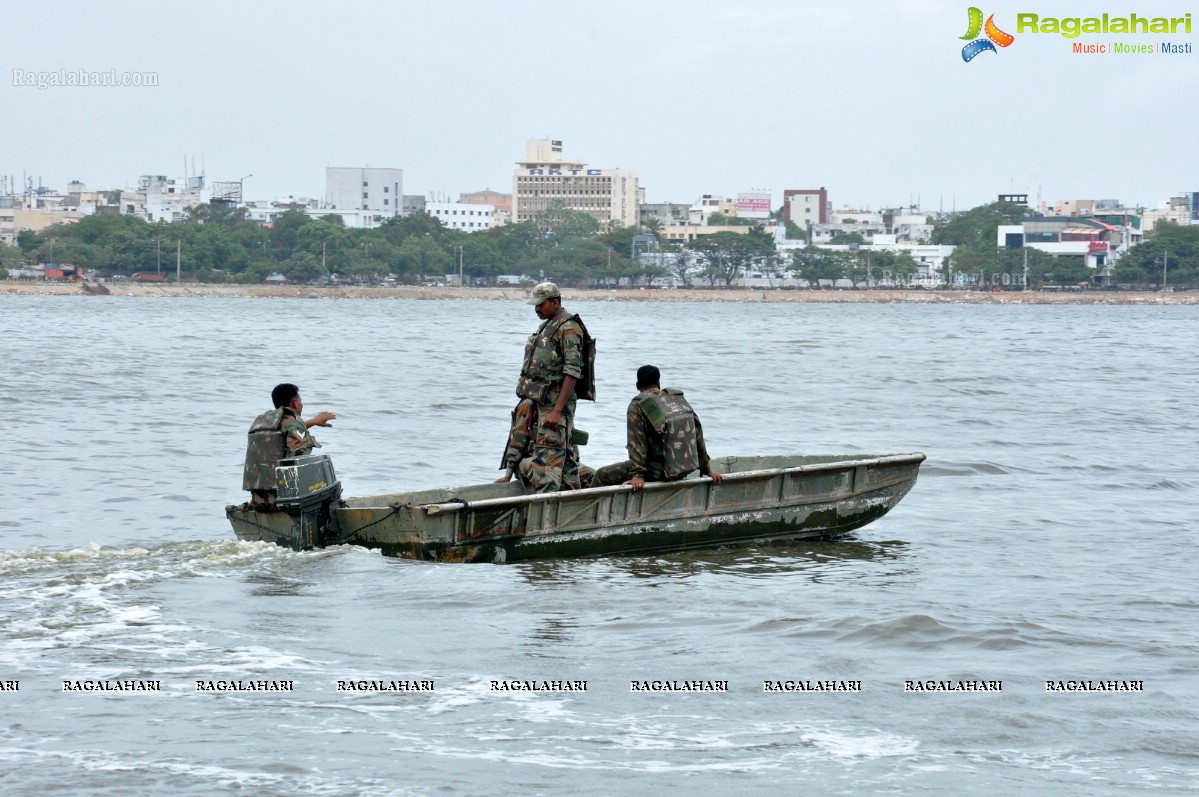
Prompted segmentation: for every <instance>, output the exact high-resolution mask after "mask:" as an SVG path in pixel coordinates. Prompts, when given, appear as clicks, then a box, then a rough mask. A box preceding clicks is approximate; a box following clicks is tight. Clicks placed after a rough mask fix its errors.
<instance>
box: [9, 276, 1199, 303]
mask: <svg viewBox="0 0 1199 797" xmlns="http://www.w3.org/2000/svg"><path fill="white" fill-rule="evenodd" d="M105 287H106V288H107V289H108V291H109V294H110V295H112V296H145V297H168V298H169V297H175V296H184V297H215V298H262V297H265V298H273V299H281V298H282V299H427V300H444V299H457V300H467V301H494V300H499V301H516V300H522V299H525V298H527V296H528V293H529V292H528V290H527V289H524V288H434V287H424V286H411V285H397V286H382V285H380V286H354V287H338V288H332V287H317V286H312V285H210V284H204V283H181V284H174V283H171V284H167V285H143V284H137V283H111V282H110V283H107V284H106V285H105ZM83 294H84V291H83V289H82V287H81V286H80V285H75V284H70V283H53V282H23V281H22V282H18V281H15V280H7V281H0V295H36V296H78V295H83ZM564 294H565V297H566V301H567V302H569V301H570V300H571V299H572V298H573V299H578V300H580V301H657V302H747V303H748V302H801V303H810V304H870V303H873V304H1199V291H1192V292H1185V293H1172V292H1166V293H1162V292H1136V291H1070V292H1067V291H1060V292H1059V291H1011V292H990V291H929V290H872V291H862V290H761V289H756V288H740V289H730V290H723V289H713V290H709V289H704V288H686V289H678V290H665V289H659V288H636V289H621V290H611V289H594V290H580V289H573V288H568V289H566V290H565V291H564ZM98 299H99V300H102V299H103V297H98Z"/></svg>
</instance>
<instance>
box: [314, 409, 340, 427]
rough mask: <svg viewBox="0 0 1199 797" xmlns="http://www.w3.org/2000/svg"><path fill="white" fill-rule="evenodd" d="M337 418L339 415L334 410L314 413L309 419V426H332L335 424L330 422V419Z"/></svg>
mask: <svg viewBox="0 0 1199 797" xmlns="http://www.w3.org/2000/svg"><path fill="white" fill-rule="evenodd" d="M336 418H337V416H336V415H335V414H333V413H332V412H321V413H318V414H316V415H314V416H313V417H312V420H310V421H308V426H332V425H333V424H331V423H329V421H332V420H335V419H336Z"/></svg>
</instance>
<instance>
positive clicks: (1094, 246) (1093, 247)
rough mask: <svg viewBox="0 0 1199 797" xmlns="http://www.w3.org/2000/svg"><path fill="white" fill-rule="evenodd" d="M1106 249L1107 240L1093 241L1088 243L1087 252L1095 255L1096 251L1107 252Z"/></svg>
mask: <svg viewBox="0 0 1199 797" xmlns="http://www.w3.org/2000/svg"><path fill="white" fill-rule="evenodd" d="M1106 251H1107V241H1091V242H1090V243H1088V244H1087V252H1088V253H1089V254H1092V255H1093V254H1095V253H1096V252H1106Z"/></svg>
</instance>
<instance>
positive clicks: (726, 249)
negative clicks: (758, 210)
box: [690, 231, 774, 287]
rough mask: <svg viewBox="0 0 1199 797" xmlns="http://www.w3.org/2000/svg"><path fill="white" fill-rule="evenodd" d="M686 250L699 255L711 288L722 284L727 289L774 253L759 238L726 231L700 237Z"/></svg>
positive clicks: (770, 246)
mask: <svg viewBox="0 0 1199 797" xmlns="http://www.w3.org/2000/svg"><path fill="white" fill-rule="evenodd" d="M690 248H691V250H692V251H693V252H695V253H696V254H697V255H698V256H699V259H700V261H701V262H702V264H703V274H704V276H705V277H706V278H707V279H708V281H709V282H710V283H711V284H712V285H713V286H715V285H716V283H717V282H723V283H724V285H725V287H729V286H731V285H732V284H733V281H734V280H736V279H737V277H738V276H740V275H741V273H742V272H743V271H747V270H749V269H750V268H751V267H753V265H754V264H755V263H760V262H762V261H764V260H766V259H768V258H769V257H771V256H772V255H773V254H774V248H773V246H772V245H768V244H767V242H765V241H763V240H762V238H761V237H759V236H755V235H742V234H741V233H736V232H727V231H726V232H718V233H714V234H712V235H701V236H700V237H699V238H697V239H695V241H693V242H692V243H691V246H690Z"/></svg>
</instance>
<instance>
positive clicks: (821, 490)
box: [226, 453, 924, 562]
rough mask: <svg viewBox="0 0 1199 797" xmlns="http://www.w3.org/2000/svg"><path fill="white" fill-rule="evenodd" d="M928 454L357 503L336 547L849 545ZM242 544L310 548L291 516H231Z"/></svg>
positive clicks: (507, 555)
mask: <svg viewBox="0 0 1199 797" xmlns="http://www.w3.org/2000/svg"><path fill="white" fill-rule="evenodd" d="M923 460H924V455H923V454H919V453H915V454H887V455H870V456H863V455H823V456H790V457H788V456H775V457H724V458H720V459H716V460H713V462H712V466H713V469H714V470H716V471H717V472H719V473H723V474H724V476H725V478H724V481H723V482H722V483H721V484H713V483H712V480H711V479H707V478H696V479H687V480H684V481H678V482H661V483H654V482H651V483H649V484H647V485H646V487H645V489H644V490H642V491H639V492H633V491H632V488H631V487H629V486H626V485H620V486H616V487H600V488H594V489H590V490H573V491H567V492H560V493H540V494H531V495H525V494H524V493H523V490H522V489H521V487H520V485H518V484H505V485H495V484H485V485H470V486H466V487H461V488H455V489H449V490H428V491H420V492H413V493H398V494H390V495H383V496H372V497H369V498H350V499H346V501H345V502H344V504H343V505H342V506H340V507H338V508H336V509H334V510H333V511H334V513H335V514H336V516H337V524H338V527H339V529H340V532H339V534H340V536H339V537H338V538H337V540H335V541H341V542H348V543H352V544H357V545H365V546H368V547H371V548H378V549H380V550H382V552H383V553H384V554H387V555H391V556H400V557H405V558H414V559H423V560H431V561H442V562H504V561H520V560H525V559H541V558H551V557H553V558H556V557H576V556H601V555H611V554H636V553H651V552H661V551H679V550H688V549H692V548H704V547H710V546H716V545H734V544H745V543H749V542H755V541H761V540H772V539H806V538H830V537H837V536H841V535H844V534H847V533H849V532H851V531H853V530H854V529H858V528H861V527H862V526H864V525H866V524H868V523H870V522H872V521H874V520H877V519H878V518H880V517H882V516H883V515H885V514H886V513H887V512H888V511H890V510H891V508H892V507H894V506H895V505H896V504H897V503H899V501H900V500H901V499H902V498H903V497H904V495H906V494H907V492H908V491H909V490H910V489H911V488H912V485H913V484H915V481H916V477H917V474H918V472H919V468H920V463H921V462H922V461H923ZM226 514H227V516H228V517H229V520H230V522H231V523H232V525H233V528H234V532H235V533H236V534H237V536H238V537H239V538H240V539H243V540H262V541H267V542H275V543H277V544H280V545H284V546H287V547H295V548H298V547H301V546H300V545H299V544H298V536H297V533H296V531H295V528H294V525H295V524H294V523H293V522H292V519H291V517H290V516H288V515H286V514H283V513H279V512H275V513H260V512H256V511H254V510H252V509H249V508H248V507H246V506H245V505H241V506H229V507H226Z"/></svg>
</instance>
